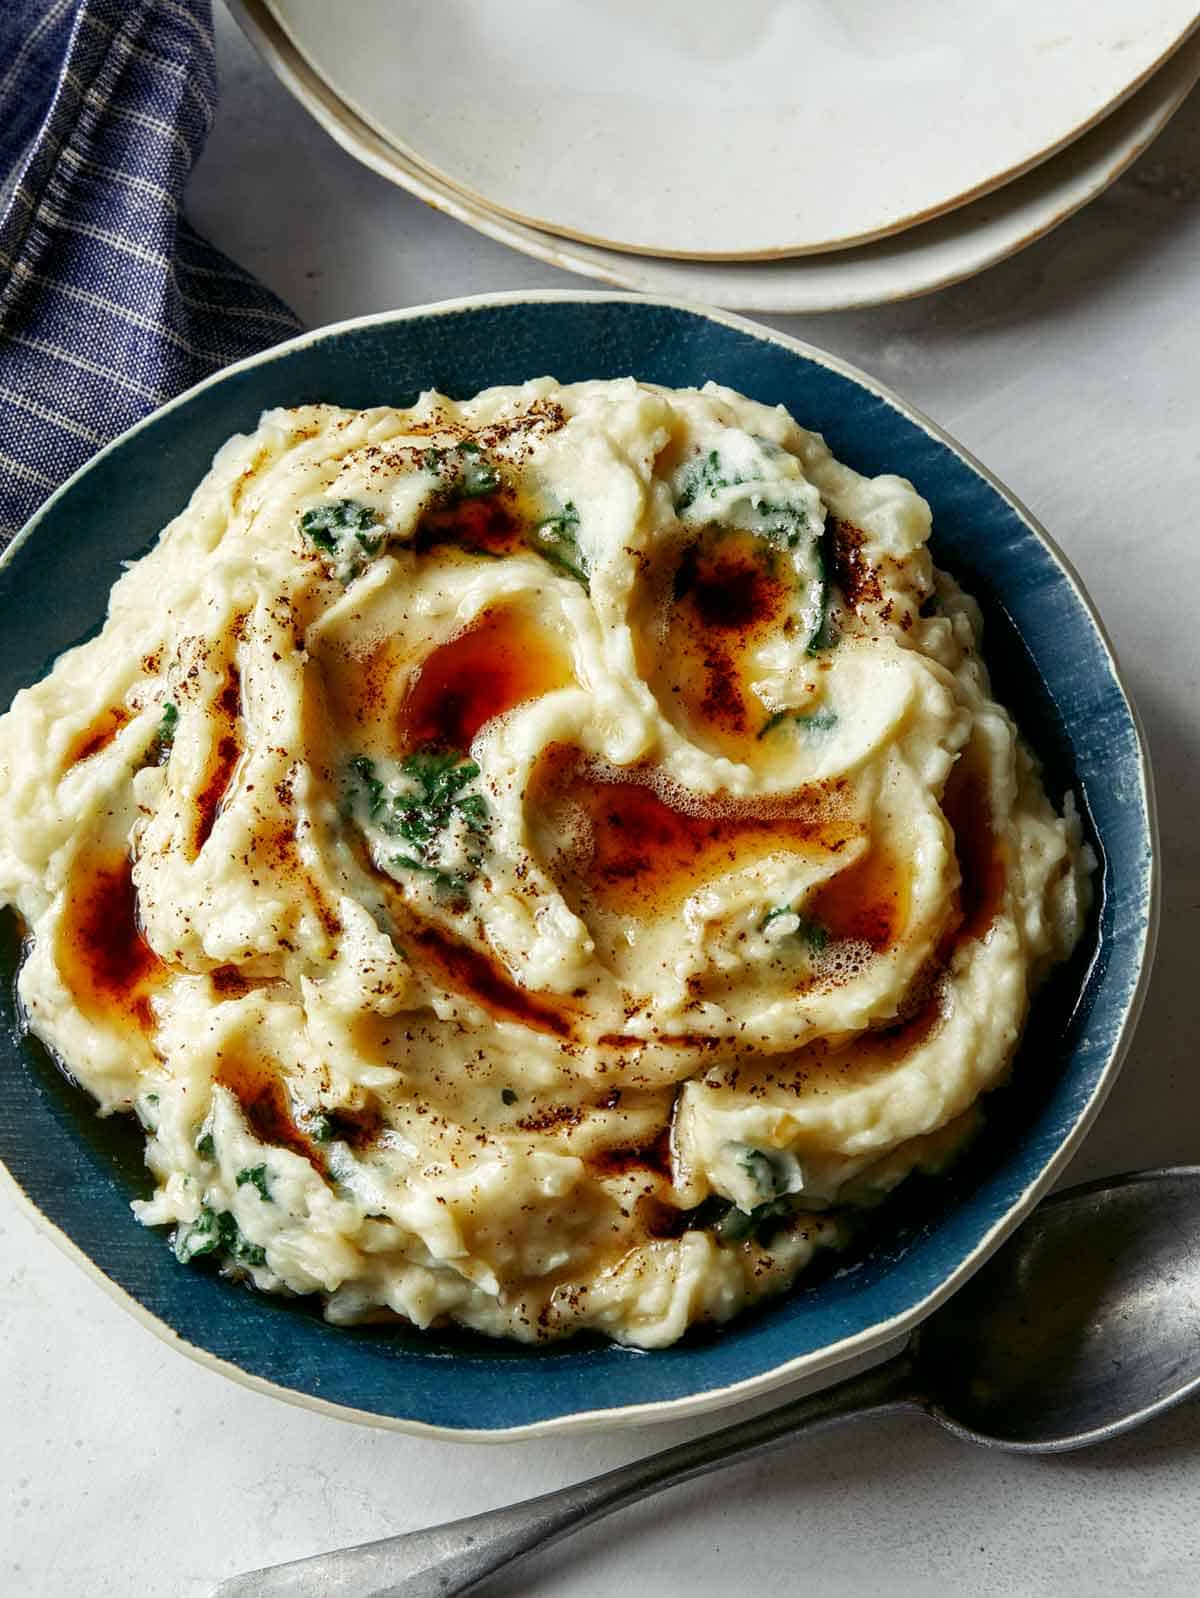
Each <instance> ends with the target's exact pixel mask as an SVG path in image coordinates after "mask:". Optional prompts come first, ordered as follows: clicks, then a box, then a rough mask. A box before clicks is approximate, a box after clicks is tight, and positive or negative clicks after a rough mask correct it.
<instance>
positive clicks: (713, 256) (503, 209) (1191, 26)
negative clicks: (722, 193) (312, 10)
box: [262, 0, 1200, 266]
mask: <svg viewBox="0 0 1200 1598" xmlns="http://www.w3.org/2000/svg"><path fill="white" fill-rule="evenodd" d="M262 4H263V6H264V9H265V10H266V11H267V12H268V13H269V15H270V16H271V19H272V21H273V22H274V23H275V25H276V26H277V27H278V28H279V29H280V31H281V32H282V33H283V34H284V35H285V37H286V38H287V41H288V43H289V44H290V45H291V47H292V49H294V50H295V51H296V53H297V54H298V55H299V56H301V58H302V59H303V60H304V62H305V64H306V66H307V67H308V69H309V70H310V71H311V72H312V73H313V75H314V76H315V77H317V78H319V79H320V80H321V82H322V83H324V84H325V85H326V87H327V88H328V89H329V90H330V92H331V93H332V94H333V95H334V96H335V97H336V98H337V99H339V100H340V101H341V102H342V104H343V105H344V106H345V107H346V108H347V109H348V110H349V111H350V112H351V114H352V115H353V116H355V117H356V118H357V119H358V120H359V121H361V122H362V123H363V124H364V125H365V126H366V127H368V128H369V129H370V130H371V132H372V133H374V134H375V136H376V137H377V138H379V139H382V140H383V142H384V143H385V144H388V145H390V146H391V147H392V148H393V149H394V150H395V151H396V152H397V153H398V154H400V155H401V156H403V158H404V159H405V160H406V161H408V162H410V163H411V164H412V165H413V166H415V167H417V168H419V169H420V171H421V172H423V173H425V174H427V176H428V177H429V178H431V179H433V180H434V181H435V182H438V183H440V184H443V185H444V186H445V187H446V188H448V189H451V190H453V192H454V193H455V194H457V195H459V196H461V197H462V198H463V199H465V200H467V201H469V202H470V203H471V204H473V205H474V206H476V207H477V208H479V209H482V210H486V211H490V212H491V213H492V214H493V215H495V216H498V217H501V218H504V219H505V220H507V221H509V222H516V223H519V224H520V225H521V226H523V227H526V228H532V229H533V230H534V231H536V232H539V233H542V234H547V235H549V236H551V237H553V238H556V239H562V240H564V241H567V242H569V243H573V244H586V245H590V246H591V247H592V248H594V249H603V250H610V251H613V252H614V253H616V254H619V255H631V256H635V257H636V256H641V257H649V258H650V259H652V260H664V261H669V262H675V263H688V262H690V263H692V264H695V265H710V266H720V265H748V264H751V263H753V262H767V261H783V260H797V259H805V258H807V257H809V256H813V255H829V254H834V253H837V252H839V251H843V250H853V249H858V248H860V247H861V246H862V245H864V244H876V243H879V242H881V241H882V240H884V239H890V238H895V237H896V235H897V234H900V233H904V232H907V231H908V229H909V228H913V227H920V226H921V225H922V224H923V223H926V222H931V221H936V220H937V219H939V218H941V217H945V216H948V215H949V214H950V213H951V212H953V211H956V210H959V209H961V208H962V207H963V206H966V205H970V204H971V203H972V202H973V201H975V200H980V199H984V198H986V197H987V196H988V195H990V194H994V193H995V192H996V191H997V190H998V189H1002V188H1004V187H1006V186H1007V185H1008V184H1009V183H1012V182H1015V181H1016V179H1018V178H1020V177H1023V176H1025V175H1026V174H1027V173H1029V172H1032V171H1033V170H1034V169H1035V168H1037V167H1039V166H1042V165H1043V164H1044V163H1045V162H1047V161H1050V160H1053V159H1054V157H1055V156H1056V155H1061V154H1062V153H1063V152H1064V151H1065V150H1066V149H1068V148H1069V146H1070V145H1072V144H1074V143H1075V142H1076V141H1077V140H1079V139H1081V138H1083V137H1084V136H1085V135H1086V134H1088V133H1090V132H1091V131H1092V129H1093V128H1096V127H1098V126H1099V125H1100V123H1102V122H1104V121H1106V120H1107V118H1108V117H1109V116H1111V115H1112V114H1113V113H1114V112H1115V111H1117V110H1119V109H1120V107H1121V106H1122V105H1124V104H1125V102H1126V101H1127V100H1129V99H1131V98H1132V97H1133V96H1134V95H1136V94H1137V93H1138V91H1139V90H1140V89H1142V88H1144V87H1145V86H1146V85H1147V84H1148V83H1149V82H1150V80H1151V79H1152V78H1153V77H1154V76H1155V75H1156V73H1158V72H1159V71H1160V70H1161V69H1162V68H1163V67H1164V66H1165V65H1166V64H1167V62H1168V61H1169V60H1170V59H1171V57H1172V56H1173V55H1175V54H1176V52H1177V51H1179V50H1181V49H1182V48H1183V47H1184V46H1185V45H1186V43H1187V42H1188V40H1189V39H1190V38H1192V37H1193V36H1194V35H1195V34H1196V33H1197V32H1198V30H1200V13H1198V12H1195V11H1193V13H1192V16H1191V20H1190V21H1188V22H1186V23H1184V24H1183V25H1182V26H1180V27H1179V28H1178V30H1177V31H1176V32H1175V33H1173V34H1172V35H1171V36H1170V38H1169V40H1168V42H1167V43H1166V44H1165V45H1164V46H1163V48H1162V49H1161V50H1160V51H1159V53H1158V54H1157V55H1156V56H1155V57H1154V58H1153V59H1152V60H1151V61H1149V62H1148V63H1147V64H1146V65H1145V66H1144V67H1143V68H1142V69H1141V71H1139V72H1138V73H1136V74H1135V76H1134V77H1132V78H1130V79H1128V80H1127V81H1125V82H1124V83H1123V84H1122V86H1121V87H1120V89H1118V90H1117V91H1116V92H1115V93H1113V94H1111V95H1110V96H1109V97H1108V98H1107V99H1106V100H1103V101H1102V102H1101V103H1100V104H1099V105H1097V106H1096V107H1095V108H1094V109H1093V110H1092V111H1091V112H1090V113H1088V115H1086V116H1085V117H1084V118H1083V119H1082V120H1081V121H1078V122H1075V123H1073V124H1071V126H1070V127H1069V128H1068V129H1067V130H1066V131H1065V132H1063V133H1061V134H1060V135H1059V136H1058V137H1057V138H1055V139H1054V140H1052V141H1051V142H1050V143H1049V144H1047V145H1044V146H1042V147H1041V148H1040V149H1038V150H1036V151H1035V152H1033V153H1032V154H1026V155H1025V156H1023V157H1021V158H1020V159H1018V160H1015V161H1012V162H1011V163H1010V164H1009V165H1008V166H1004V167H1002V168H1000V169H999V170H997V171H995V172H993V173H992V174H991V175H990V176H988V177H985V178H981V179H979V180H978V181H976V182H974V183H972V184H970V185H969V186H968V187H967V188H965V189H962V190H961V191H959V192H957V193H956V194H954V195H952V196H950V197H948V198H945V199H943V200H939V201H934V202H932V203H930V204H928V205H926V206H923V207H921V208H920V209H918V210H915V211H910V212H907V213H906V214H905V215H904V216H903V217H900V218H898V219H895V220H893V221H891V222H887V223H884V224H882V225H881V226H879V227H876V228H868V229H866V230H863V231H860V232H857V233H847V234H844V235H842V236H840V237H838V238H833V239H829V240H827V241H825V242H823V243H820V244H815V245H814V244H799V245H796V244H790V245H789V244H783V245H772V246H769V247H766V248H762V249H758V250H749V251H747V250H741V251H727V250H712V249H708V250H685V249H680V248H677V247H672V248H665V247H660V246H657V245H653V244H649V243H646V244H635V243H631V242H630V241H628V240H618V239H616V238H614V237H609V236H606V235H603V234H600V233H592V232H589V231H587V230H586V229H583V228H574V227H569V226H567V225H566V224H564V223H561V222H556V221H554V220H552V219H551V218H549V217H543V216H537V215H534V214H533V213H532V212H530V211H523V210H520V209H519V208H517V207H515V206H512V205H506V204H502V203H501V202H500V201H498V200H495V199H491V198H489V197H488V195H487V194H485V193H484V191H483V190H482V189H480V188H477V187H476V186H475V185H474V184H473V183H472V182H471V181H469V180H468V178H467V177H466V176H465V175H460V176H457V177H456V176H455V175H454V174H453V173H452V172H451V171H449V170H447V169H445V168H443V167H441V166H439V165H438V163H437V162H436V161H434V160H432V159H431V158H430V157H429V156H426V155H422V153H421V152H420V150H419V149H418V148H417V146H416V145H415V144H413V143H412V142H411V141H410V140H409V139H407V138H405V137H404V136H403V135H402V134H401V133H400V131H399V130H398V129H389V128H388V127H387V125H386V124H385V123H384V122H383V121H382V120H381V119H380V118H379V117H377V116H376V115H375V114H374V113H373V112H372V111H371V110H369V109H368V107H367V106H366V105H365V104H364V103H363V102H362V101H361V100H360V99H359V98H358V97H357V95H355V94H352V93H350V92H349V91H348V89H347V90H343V89H341V88H339V87H338V85H337V84H336V83H335V82H334V80H333V78H332V77H331V76H330V75H329V73H328V71H327V69H326V68H325V67H324V66H322V64H321V62H320V60H319V58H318V56H317V55H316V53H315V52H314V50H313V49H312V48H311V46H310V45H309V44H308V43H307V42H306V41H305V40H304V39H303V38H302V37H301V35H300V31H299V29H298V28H297V26H296V24H295V21H294V18H290V17H289V16H288V6H287V0H262Z"/></svg>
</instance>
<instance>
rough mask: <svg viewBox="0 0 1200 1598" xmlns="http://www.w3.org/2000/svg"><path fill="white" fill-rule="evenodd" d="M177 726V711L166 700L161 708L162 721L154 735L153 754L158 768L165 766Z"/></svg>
mask: <svg viewBox="0 0 1200 1598" xmlns="http://www.w3.org/2000/svg"><path fill="white" fill-rule="evenodd" d="M178 725H179V709H178V707H177V706H176V705H175V704H174V703H173V702H172V701H171V700H169V699H168V700H167V702H166V704H165V705H164V706H163V712H162V719H161V720H160V721H159V724H158V728H157V730H156V732H155V734H154V744H153V754H154V756H155V758H156V759H157V762H158V764H159V765H160V766H162V765H165V764H166V762H167V758H168V756H169V755H170V753H171V749H172V746H173V745H174V743H175V729H176V727H178Z"/></svg>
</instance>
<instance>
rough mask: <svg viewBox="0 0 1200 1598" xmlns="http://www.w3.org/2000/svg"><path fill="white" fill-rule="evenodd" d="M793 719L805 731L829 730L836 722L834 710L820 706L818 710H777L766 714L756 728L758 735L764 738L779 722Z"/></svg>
mask: <svg viewBox="0 0 1200 1598" xmlns="http://www.w3.org/2000/svg"><path fill="white" fill-rule="evenodd" d="M785 721H794V722H795V724H796V726H797V727H800V728H802V729H803V731H805V732H831V731H832V730H833V728H834V727H836V726H837V724H838V717H837V711H836V710H829V709H828V708H826V707H822V708H821V709H820V710H809V711H803V710H777V711H776V712H775V714H774V715H773V716H768V717H767V719H766V721H764V722H763V724H762V726H761V727H760V728H759V729H758V737H759V738H765V737H766V736H767V734H768V733H769V732H774V731H775V728H776V727H778V726H779V725H780V723H781V722H785Z"/></svg>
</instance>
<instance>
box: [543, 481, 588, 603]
mask: <svg viewBox="0 0 1200 1598" xmlns="http://www.w3.org/2000/svg"><path fill="white" fill-rule="evenodd" d="M530 543H531V547H532V548H533V549H535V550H536V551H537V553H538V554H539V555H541V557H542V559H543V560H548V561H549V562H550V564H551V565H552V566H557V567H558V569H559V571H561V572H564V573H565V574H566V575H567V576H568V577H573V578H574V579H575V581H576V582H577V583H580V584H581V585H582V586H583V588H584V590H585V592H586V591H588V590H589V583H588V569H587V564H586V562H585V561H584V558H583V555H582V553H581V552H580V549H579V512H578V511H577V510H576V509H575V505H574V503H573V501H571V500H568V501H567V503H566V504H565V505H564V506H563V508H562V510H560V511H556V512H555V514H554V515H553V516H546V517H543V519H542V520H541V521H540V522H538V523H537V524H536V525H535V526H534V528H533V535H532V538H531V540H530Z"/></svg>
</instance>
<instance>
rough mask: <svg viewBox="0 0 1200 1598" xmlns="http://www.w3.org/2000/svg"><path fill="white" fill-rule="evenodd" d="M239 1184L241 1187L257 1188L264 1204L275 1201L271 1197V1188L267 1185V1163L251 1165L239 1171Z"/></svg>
mask: <svg viewBox="0 0 1200 1598" xmlns="http://www.w3.org/2000/svg"><path fill="white" fill-rule="evenodd" d="M237 1185H238V1186H239V1187H255V1188H257V1189H258V1196H259V1198H261V1199H262V1201H263V1203H264V1204H273V1203H274V1202H275V1201H274V1199H273V1198H272V1197H271V1189H270V1188H269V1187H268V1186H267V1168H266V1166H265V1165H251V1166H249V1167H248V1168H247V1169H246V1170H244V1171H239V1172H238V1174H237Z"/></svg>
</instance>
